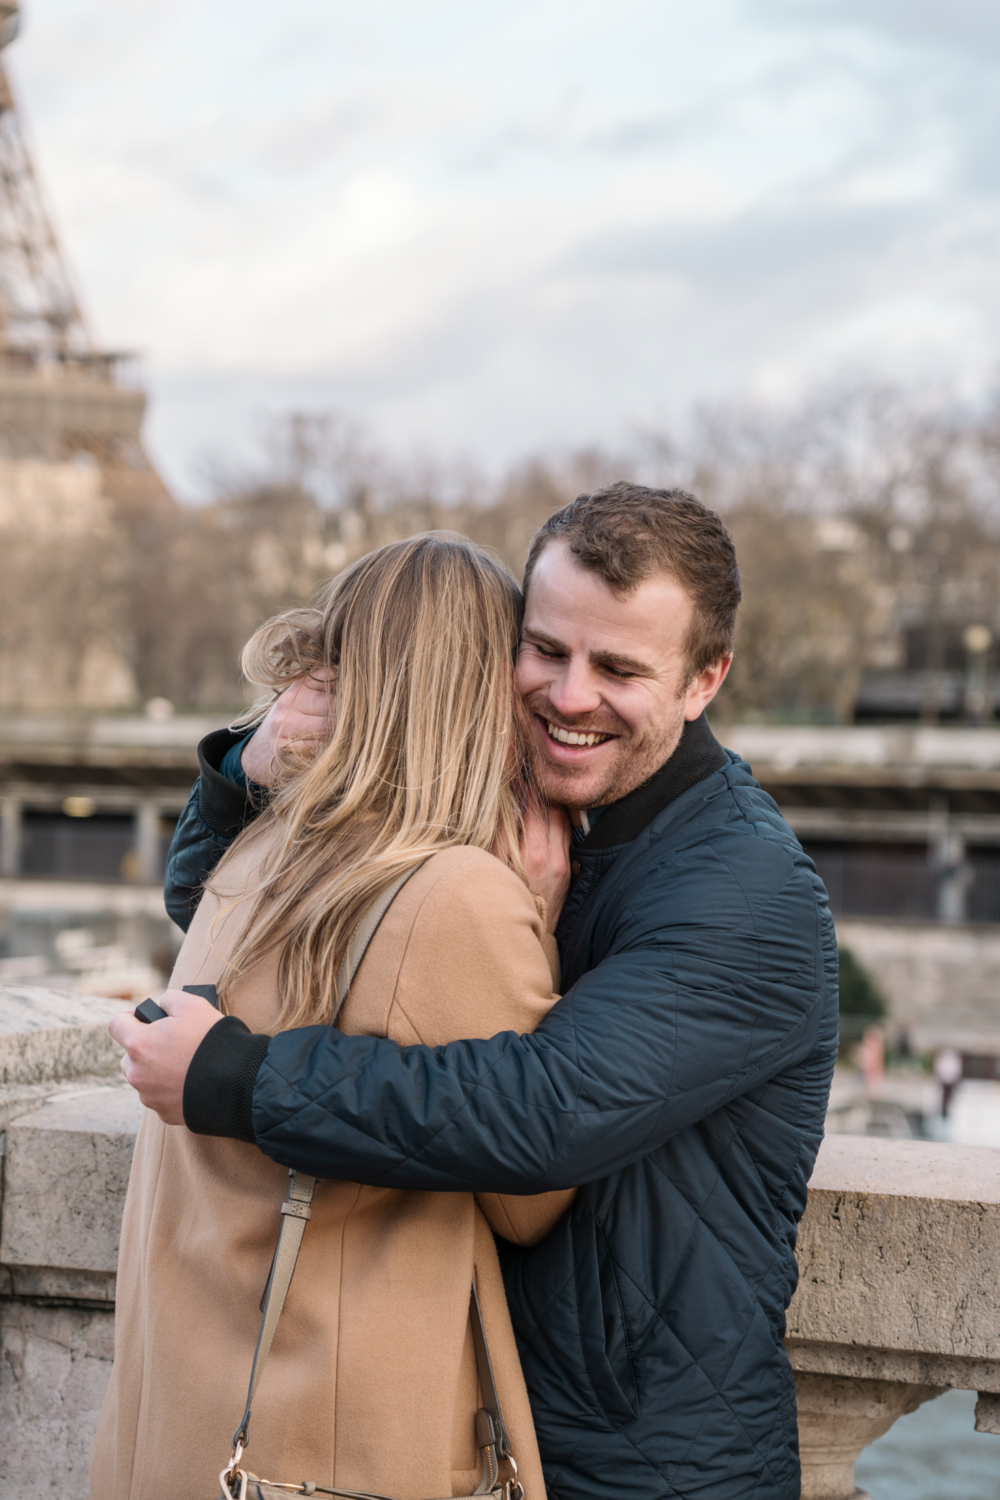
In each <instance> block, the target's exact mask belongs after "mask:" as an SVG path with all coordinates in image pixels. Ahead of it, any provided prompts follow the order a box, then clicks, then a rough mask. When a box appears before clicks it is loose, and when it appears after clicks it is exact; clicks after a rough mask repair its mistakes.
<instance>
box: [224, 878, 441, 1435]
mask: <svg viewBox="0 0 1000 1500" xmlns="http://www.w3.org/2000/svg"><path fill="white" fill-rule="evenodd" d="M426 862H427V861H426V860H423V859H422V860H421V861H420V862H419V864H415V865H411V866H410V868H409V869H408V870H404V871H403V873H402V875H400V876H398V877H397V878H396V879H395V880H394V881H392V883H391V884H390V885H387V886H386V888H385V890H384V891H380V892H379V894H378V895H377V896H376V897H375V900H374V901H373V902H372V903H371V905H370V906H369V907H368V908H367V910H366V911H365V912H364V914H363V916H362V918H361V921H360V922H359V923H358V925H357V927H356V928H355V929H354V932H353V933H352V934H351V940H350V942H349V943H348V945H347V951H346V952H345V954H344V957H343V960H342V962H341V965H340V968H339V970H338V971H337V981H336V984H337V996H336V999H337V1010H336V1015H335V1016H334V1020H336V1016H338V1015H339V1014H340V1012H341V1011H342V1010H343V1008H344V1002H345V1000H346V999H347V994H348V991H349V990H350V988H351V985H352V984H353V983H354V978H355V975H356V974H357V972H358V970H359V969H360V967H361V960H362V959H363V958H364V956H365V954H366V953H367V952H368V947H369V944H370V943H371V940H372V938H373V937H374V936H375V933H376V931H377V929H378V925H379V923H380V922H381V920H382V918H383V917H384V916H385V914H386V912H387V911H388V910H389V907H390V906H391V905H392V903H393V902H394V901H395V899H396V897H397V896H398V895H399V893H400V891H401V890H402V889H403V886H404V885H405V884H406V882H407V881H408V880H409V878H410V876H411V875H415V874H416V873H417V871H418V870H419V869H420V868H421V866H422V865H424V864H426ZM288 1175H289V1177H290V1178H291V1179H292V1181H291V1186H290V1187H289V1189H288V1197H287V1199H286V1200H285V1202H284V1203H283V1204H282V1205H281V1215H282V1217H281V1228H280V1230H279V1231H278V1243H277V1246H276V1247H275V1251H274V1259H273V1260H272V1262H271V1273H270V1275H269V1276H268V1278H267V1286H266V1288H265V1290H264V1299H263V1302H262V1303H261V1319H260V1330H259V1332H258V1334H257V1347H256V1348H255V1349H254V1355H253V1365H252V1366H251V1369H250V1385H249V1387H248V1389H247V1401H246V1406H245V1407H244V1408H243V1415H242V1417H241V1418H240V1425H239V1426H238V1427H237V1429H236V1432H235V1434H234V1436H233V1448H234V1450H236V1449H238V1450H239V1451H240V1453H241V1454H242V1451H243V1449H244V1448H245V1447H246V1445H247V1438H248V1436H249V1433H250V1409H251V1407H252V1406H253V1398H254V1396H255V1394H256V1391H257V1387H258V1385H259V1384H260V1377H261V1376H262V1375H263V1373H264V1366H265V1364H266V1363H267V1356H268V1355H269V1354H270V1352H271V1344H272V1342H273V1340H274V1330H275V1329H276V1328H277V1326H278V1319H279V1318H280V1317H281V1312H282V1309H283V1307H284V1305H285V1298H286V1297H287V1296H288V1288H289V1287H290V1286H291V1284H292V1274H293V1272H294V1270H295V1262H296V1261H297V1260H298V1258H299V1247H300V1246H301V1244H302V1236H303V1234H304V1233H305V1227H306V1223H307V1222H308V1220H309V1219H311V1218H312V1206H311V1205H312V1196H313V1193H314V1192H315V1190H316V1178H315V1177H310V1176H309V1175H308V1174H307V1173H305V1172H297V1171H296V1170H295V1168H294V1167H293V1168H292V1169H291V1171H290V1172H289V1174H288Z"/></svg>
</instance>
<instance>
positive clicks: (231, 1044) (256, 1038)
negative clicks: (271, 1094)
mask: <svg viewBox="0 0 1000 1500" xmlns="http://www.w3.org/2000/svg"><path fill="white" fill-rule="evenodd" d="M270 1040H271V1038H270V1037H269V1036H260V1035H257V1034H255V1033H254V1032H252V1031H250V1030H249V1028H248V1027H247V1026H245V1025H244V1023H243V1022H242V1021H241V1020H240V1019H239V1017H238V1016H223V1018H222V1020H221V1021H218V1022H217V1023H216V1024H215V1025H214V1026H213V1027H212V1029H211V1031H209V1032H208V1033H207V1034H206V1036H205V1037H204V1039H203V1041H202V1043H201V1046H200V1047H199V1048H198V1050H197V1052H196V1053H195V1055H194V1057H193V1058H192V1059H191V1065H190V1067H189V1068H188V1070H187V1077H186V1078H185V1080H184V1123H185V1125H186V1126H187V1128H188V1130H190V1131H192V1132H193V1133H194V1134H195V1135H224V1136H229V1137H231V1138H232V1139H233V1140H236V1141H248V1142H249V1143H250V1144H251V1145H253V1144H254V1141H255V1137H254V1133H253V1090H254V1084H255V1083H256V1082H257V1074H258V1073H259V1072H260V1065H261V1063H262V1062H263V1061H264V1055H265V1053H266V1052H267V1049H268V1045H269V1043H270Z"/></svg>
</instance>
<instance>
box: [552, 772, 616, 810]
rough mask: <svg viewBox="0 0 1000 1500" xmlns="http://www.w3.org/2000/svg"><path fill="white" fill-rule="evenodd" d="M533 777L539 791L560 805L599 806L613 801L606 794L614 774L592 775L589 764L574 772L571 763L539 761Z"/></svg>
mask: <svg viewBox="0 0 1000 1500" xmlns="http://www.w3.org/2000/svg"><path fill="white" fill-rule="evenodd" d="M535 779H536V781H537V783H538V787H539V790H540V791H541V792H542V794H543V795H544V796H545V797H547V798H548V800H549V801H550V802H557V803H559V805H560V806H561V807H568V808H571V809H572V808H578V809H579V808H584V807H599V806H601V805H602V804H603V803H604V802H606V801H612V800H614V799H613V797H609V796H608V793H609V790H610V788H611V787H612V785H613V784H614V777H613V776H608V775H607V774H606V773H605V774H604V775H601V774H595V772H594V771H592V770H590V769H589V767H588V768H583V767H581V768H580V770H579V771H576V770H574V769H573V768H572V767H571V766H558V765H556V766H554V765H552V763H551V762H543V763H542V764H541V765H540V766H538V767H537V769H536V773H535Z"/></svg>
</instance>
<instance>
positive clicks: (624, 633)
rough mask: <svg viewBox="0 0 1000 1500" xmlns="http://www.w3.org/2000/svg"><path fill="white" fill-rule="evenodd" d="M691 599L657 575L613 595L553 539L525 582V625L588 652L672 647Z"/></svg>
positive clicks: (686, 620)
mask: <svg viewBox="0 0 1000 1500" xmlns="http://www.w3.org/2000/svg"><path fill="white" fill-rule="evenodd" d="M690 618H691V600H690V598H689V596H688V595H687V594H686V593H685V591H684V589H683V588H682V587H681V585H680V584H679V583H677V581H676V580H675V579H673V578H670V577H668V576H667V575H666V574H662V573H658V574H654V575H652V576H651V577H649V578H647V579H645V580H644V581H643V582H642V583H640V584H639V586H638V588H637V589H635V590H633V592H632V593H629V594H619V593H616V592H615V591H614V590H613V589H612V588H611V587H610V585H609V584H608V583H607V582H606V581H605V580H604V579H603V578H602V577H601V576H600V574H598V573H595V572H594V571H593V570H591V569H590V568H584V567H582V566H581V565H580V564H579V563H578V562H577V561H576V559H575V558H574V557H573V555H572V553H571V552H570V551H569V548H568V547H567V545H566V543H565V542H556V543H553V544H552V545H551V546H550V547H547V548H546V549H545V551H544V552H543V553H542V555H541V557H540V558H539V559H538V562H537V564H536V565H535V570H534V572H533V573H532V576H531V579H530V582H529V584H528V593H527V597H526V599H525V614H524V628H525V630H526V631H527V632H529V633H531V632H538V633H540V634H544V635H547V636H549V637H550V638H552V639H553V640H558V641H560V642H561V643H562V644H563V645H567V646H576V647H579V646H581V645H583V644H584V642H586V645H587V647H588V649H590V650H591V651H598V650H599V651H612V652H614V651H617V652H626V653H629V654H633V655H634V654H636V649H637V646H645V648H646V650H647V651H648V650H651V649H657V648H660V649H663V648H670V647H672V646H673V645H674V644H675V642H677V640H678V637H685V638H686V635H687V628H688V625H689V623H690Z"/></svg>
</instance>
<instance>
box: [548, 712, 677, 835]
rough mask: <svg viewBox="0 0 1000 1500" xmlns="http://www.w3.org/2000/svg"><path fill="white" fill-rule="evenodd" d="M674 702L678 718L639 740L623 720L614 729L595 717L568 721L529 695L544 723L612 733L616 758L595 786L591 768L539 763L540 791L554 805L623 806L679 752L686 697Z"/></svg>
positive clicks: (640, 737) (583, 715) (577, 806)
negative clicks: (618, 803) (622, 799)
mask: <svg viewBox="0 0 1000 1500" xmlns="http://www.w3.org/2000/svg"><path fill="white" fill-rule="evenodd" d="M675 701H676V708H677V712H676V718H674V716H673V715H671V719H670V722H669V724H667V725H660V726H658V730H659V732H658V733H655V734H653V733H649V734H646V735H636V734H635V732H634V731H633V730H632V729H631V728H630V727H629V725H627V724H626V723H625V722H624V720H622V719H618V718H615V721H614V723H613V724H612V723H609V722H604V723H597V722H594V720H595V718H596V717H599V716H594V715H587V714H581V715H579V716H578V717H576V718H572V717H567V716H565V715H563V714H557V713H556V712H555V711H554V709H553V708H552V706H551V704H550V703H549V700H548V698H547V697H546V695H545V694H544V693H532V694H529V696H528V697H527V698H526V699H525V700H524V704H525V707H526V708H527V710H528V712H529V713H531V714H537V716H538V717H539V718H540V719H542V720H543V721H548V722H550V723H553V724H558V725H560V726H561V727H562V728H563V729H574V730H576V731H577V733H579V734H586V733H588V732H592V733H594V734H609V735H612V736H613V737H614V742H615V754H614V757H613V759H611V762H610V764H609V765H608V766H607V767H606V769H605V771H604V774H603V776H602V778H601V779H600V780H599V781H597V782H594V781H593V777H594V771H593V770H592V769H591V768H590V767H589V766H579V767H577V766H564V765H562V764H560V763H558V762H556V763H553V762H552V761H550V760H548V759H545V758H540V762H539V764H538V765H537V766H536V768H535V775H536V777H537V780H538V782H539V785H540V787H541V790H542V791H543V792H544V793H545V795H546V797H548V799H549V801H551V802H558V803H560V804H561V805H562V806H563V807H569V808H585V807H607V806H609V805H610V804H611V803H612V802H618V801H620V800H621V798H622V797H626V796H627V795H628V793H629V792H632V791H634V790H635V788H636V787H637V786H642V784H643V782H645V781H648V780H649V778H650V777H651V776H652V775H653V774H654V772H656V771H658V770H659V768H660V766H662V765H663V763H664V761H666V760H667V759H669V757H670V756H671V755H672V754H673V752H674V750H675V749H676V748H677V744H678V741H679V740H680V737H681V733H682V732H683V729H684V697H683V695H681V696H678V698H677V699H676V700H675ZM584 785H585V786H586V791H584Z"/></svg>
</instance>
